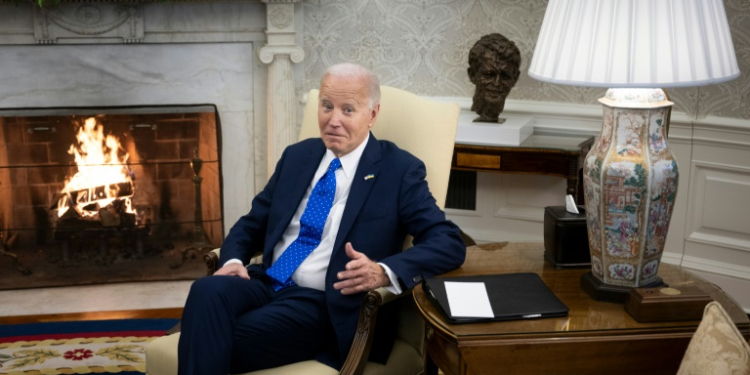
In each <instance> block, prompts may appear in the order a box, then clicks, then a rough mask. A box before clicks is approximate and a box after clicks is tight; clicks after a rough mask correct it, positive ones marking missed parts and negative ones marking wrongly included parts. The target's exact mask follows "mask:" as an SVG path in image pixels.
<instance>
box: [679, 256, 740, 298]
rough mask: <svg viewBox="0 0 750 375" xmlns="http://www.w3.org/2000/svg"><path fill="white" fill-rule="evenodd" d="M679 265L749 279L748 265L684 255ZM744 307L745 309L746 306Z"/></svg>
mask: <svg viewBox="0 0 750 375" xmlns="http://www.w3.org/2000/svg"><path fill="white" fill-rule="evenodd" d="M681 266H682V267H684V268H687V269H691V270H698V271H703V272H708V273H713V274H717V275H725V276H731V277H735V278H738V279H741V280H750V267H747V266H744V265H738V264H732V263H725V262H716V261H713V260H710V259H706V258H698V257H694V256H689V255H686V256H685V257H683V259H682V264H681ZM743 307H744V306H743ZM745 308H746V309H747V307H745Z"/></svg>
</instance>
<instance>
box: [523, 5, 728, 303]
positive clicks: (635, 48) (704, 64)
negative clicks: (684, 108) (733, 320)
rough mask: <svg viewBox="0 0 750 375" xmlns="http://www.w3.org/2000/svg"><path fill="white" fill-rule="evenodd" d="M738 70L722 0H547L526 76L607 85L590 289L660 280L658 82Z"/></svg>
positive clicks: (595, 167)
mask: <svg viewBox="0 0 750 375" xmlns="http://www.w3.org/2000/svg"><path fill="white" fill-rule="evenodd" d="M739 74H740V72H739V68H738V66H737V58H736V56H735V52H734V47H733V46H732V38H731V35H730V33H729V25H728V24H727V18H726V13H725V11H724V5H723V3H722V0H550V1H549V4H548V5H547V10H546V13H545V15H544V21H543V23H542V28H541V31H540V33H539V39H538V40H537V44H536V49H535V50H534V56H533V58H532V60H531V65H530V67H529V76H531V77H532V78H535V79H537V80H540V81H543V82H549V83H556V84H563V85H574V86H589V87H607V88H609V90H608V91H607V93H606V95H605V96H604V97H603V98H601V99H599V102H600V103H601V104H602V105H603V112H604V116H603V117H604V118H603V124H602V129H601V133H600V135H599V138H598V139H597V141H596V143H595V144H594V145H593V147H592V149H591V151H590V152H589V154H588V155H587V156H586V158H585V160H584V170H583V174H584V176H583V184H584V185H583V186H584V191H585V200H586V221H587V231H588V239H589V249H590V252H591V272H589V273H587V274H585V275H584V276H583V277H582V279H581V286H582V288H583V289H584V290H586V291H587V292H588V293H589V294H590V295H591V296H592V297H593V298H595V299H597V300H606V301H616V302H621V301H624V300H625V297H626V295H627V293H629V292H630V290H631V289H632V288H636V287H649V286H658V285H661V280H660V278H659V277H658V269H659V264H660V262H661V256H662V252H663V250H664V242H665V240H666V236H667V230H668V228H669V221H670V217H671V214H672V210H673V208H674V203H675V197H676V194H677V185H678V167H677V161H676V160H675V157H674V155H673V154H672V151H671V150H670V149H669V145H668V143H667V134H666V129H667V128H666V127H667V125H668V124H669V116H670V110H671V106H672V104H673V103H672V102H670V101H669V100H668V98H667V96H666V94H665V93H664V91H663V90H662V88H667V87H689V86H701V85H708V84H714V83H721V82H725V81H729V80H731V79H734V78H736V77H738V76H739Z"/></svg>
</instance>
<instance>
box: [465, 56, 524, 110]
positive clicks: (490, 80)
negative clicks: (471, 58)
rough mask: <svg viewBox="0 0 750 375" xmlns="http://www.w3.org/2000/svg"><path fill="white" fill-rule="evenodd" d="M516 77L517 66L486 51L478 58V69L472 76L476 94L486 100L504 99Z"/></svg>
mask: <svg viewBox="0 0 750 375" xmlns="http://www.w3.org/2000/svg"><path fill="white" fill-rule="evenodd" d="M517 79H518V68H516V67H515V66H514V65H513V64H511V63H510V62H508V61H502V60H500V59H499V58H498V56H497V54H496V53H494V52H492V51H486V52H485V53H484V55H483V56H482V58H481V59H480V60H479V69H477V72H476V74H475V75H474V77H472V82H473V83H474V84H475V85H477V94H480V95H479V96H480V97H482V98H483V99H485V100H487V101H497V100H501V99H502V100H505V98H506V97H507V96H508V94H510V90H511V89H512V88H513V86H514V85H515V84H516V80H517Z"/></svg>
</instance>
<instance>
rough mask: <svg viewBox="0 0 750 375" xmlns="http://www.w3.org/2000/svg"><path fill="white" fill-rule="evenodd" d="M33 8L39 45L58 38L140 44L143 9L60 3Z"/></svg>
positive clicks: (137, 7) (54, 41)
mask: <svg viewBox="0 0 750 375" xmlns="http://www.w3.org/2000/svg"><path fill="white" fill-rule="evenodd" d="M33 9H34V38H35V39H36V42H37V43H39V44H56V43H58V41H59V40H61V39H80V38H84V37H85V38H90V37H96V38H108V39H110V40H109V42H110V43H111V39H112V38H115V39H120V40H122V41H123V42H124V43H140V42H142V41H143V35H144V33H143V6H142V5H131V4H127V5H124V4H107V3H101V4H61V5H59V6H57V7H55V8H51V9H50V8H41V9H40V8H38V7H33Z"/></svg>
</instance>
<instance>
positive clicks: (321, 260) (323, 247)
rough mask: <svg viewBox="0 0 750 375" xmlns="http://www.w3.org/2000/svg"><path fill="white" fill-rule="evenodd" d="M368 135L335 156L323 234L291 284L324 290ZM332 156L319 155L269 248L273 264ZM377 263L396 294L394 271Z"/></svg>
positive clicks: (295, 231)
mask: <svg viewBox="0 0 750 375" xmlns="http://www.w3.org/2000/svg"><path fill="white" fill-rule="evenodd" d="M369 138H370V135H369V134H368V135H367V138H365V140H364V141H363V142H362V143H361V144H360V145H359V146H357V148H355V149H354V150H352V151H351V152H350V153H348V154H346V155H344V156H342V157H340V158H339V160H340V161H341V168H339V169H337V170H336V194H335V196H334V198H333V205H332V206H331V211H330V212H329V214H328V218H327V219H326V223H325V225H324V226H323V235H322V237H321V240H320V244H319V245H318V247H316V248H315V249H313V251H312V252H311V253H310V255H308V256H307V258H305V260H304V261H302V264H300V265H299V267H298V268H297V270H296V271H294V273H293V274H292V280H294V283H295V284H297V285H299V286H303V287H307V288H313V289H317V290H322V291H324V290H325V277H326V271H327V270H328V264H329V262H330V260H331V254H332V253H333V245H334V242H335V241H336V234H337V233H338V231H339V227H340V225H341V218H342V217H343V215H344V208H345V207H346V201H347V199H348V198H349V191H350V190H351V187H352V181H353V180H354V174H355V173H356V172H357V166H358V165H359V160H360V158H361V157H362V153H363V152H364V151H365V146H367V141H368V140H369ZM334 158H336V156H335V155H334V154H333V152H331V150H326V153H325V155H324V156H323V159H322V160H321V161H320V164H319V165H318V169H317V171H316V172H315V176H314V177H313V179H312V181H310V185H309V186H308V187H307V191H306V192H305V195H304V196H303V197H302V201H301V202H300V204H299V206H298V207H297V212H296V213H295V214H294V217H292V220H291V221H290V222H289V226H287V228H286V230H285V231H284V234H283V235H282V236H281V239H280V240H279V242H278V243H277V244H276V246H275V247H274V249H273V263H275V262H276V260H277V259H279V257H280V256H281V254H282V253H284V251H285V250H286V249H287V248H288V247H289V245H291V244H292V242H294V240H295V239H297V236H298V235H299V231H300V219H301V218H302V214H303V213H304V212H305V207H306V206H307V200H308V199H309V198H310V193H311V192H312V190H313V187H315V184H316V183H317V182H318V180H319V179H320V178H321V177H323V174H324V173H325V172H326V171H327V170H328V166H329V164H331V161H332V160H333V159H334ZM352 246H353V247H354V250H357V244H355V243H353V244H352ZM230 262H231V263H241V262H240V260H238V259H231V260H229V261H227V262H226V263H224V265H227V264H229V263H230ZM378 264H380V266H382V267H383V269H384V270H385V272H386V275H388V278H389V279H390V281H391V285H390V286H388V287H387V288H386V289H388V290H389V291H390V292H392V293H395V294H400V293H401V287H400V285H399V283H398V281H397V280H398V277H397V276H396V274H395V273H393V271H391V269H390V268H388V266H386V265H385V264H382V263H378Z"/></svg>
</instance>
